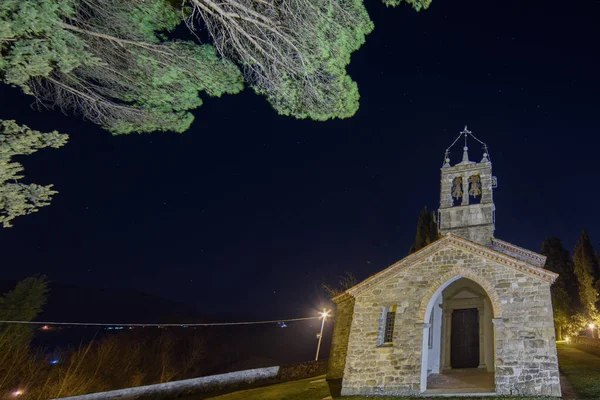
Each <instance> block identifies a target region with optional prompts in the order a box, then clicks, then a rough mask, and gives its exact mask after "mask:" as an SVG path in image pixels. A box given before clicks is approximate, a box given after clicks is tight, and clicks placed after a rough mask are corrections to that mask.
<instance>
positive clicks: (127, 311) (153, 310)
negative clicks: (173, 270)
mask: <svg viewBox="0 0 600 400" xmlns="http://www.w3.org/2000/svg"><path fill="white" fill-rule="evenodd" d="M16 283H17V282H15V281H0V293H6V292H8V291H10V290H12V289H13V288H14V287H15V285H16ZM49 288H50V292H49V293H48V302H47V304H46V305H45V306H44V310H43V312H42V313H41V314H40V315H39V316H38V318H36V320H38V321H65V322H104V323H115V324H118V323H179V322H189V323H191V322H203V321H205V320H206V319H205V318H201V316H200V314H199V313H198V312H197V311H195V310H193V309H191V308H189V307H188V306H186V305H184V304H180V303H177V302H175V301H171V300H165V299H163V298H161V297H158V296H155V295H151V294H147V293H142V292H139V291H137V290H127V289H98V288H84V287H80V286H75V285H67V284H62V283H54V282H51V283H50V285H49Z"/></svg>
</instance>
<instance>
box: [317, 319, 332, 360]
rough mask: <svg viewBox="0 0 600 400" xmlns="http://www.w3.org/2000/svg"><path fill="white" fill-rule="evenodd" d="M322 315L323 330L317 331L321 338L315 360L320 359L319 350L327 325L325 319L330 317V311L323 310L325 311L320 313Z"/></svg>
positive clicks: (318, 336)
mask: <svg viewBox="0 0 600 400" xmlns="http://www.w3.org/2000/svg"><path fill="white" fill-rule="evenodd" d="M319 315H320V317H319V318H323V321H321V332H320V333H317V338H319V344H317V355H316V356H315V361H318V360H319V350H320V349H321V340H322V339H323V327H324V326H325V320H326V319H327V317H329V311H327V310H325V309H324V310H323V312H321V313H319Z"/></svg>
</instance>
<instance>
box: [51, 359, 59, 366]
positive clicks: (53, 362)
mask: <svg viewBox="0 0 600 400" xmlns="http://www.w3.org/2000/svg"><path fill="white" fill-rule="evenodd" d="M50 364H52V365H54V364H58V360H51V361H50Z"/></svg>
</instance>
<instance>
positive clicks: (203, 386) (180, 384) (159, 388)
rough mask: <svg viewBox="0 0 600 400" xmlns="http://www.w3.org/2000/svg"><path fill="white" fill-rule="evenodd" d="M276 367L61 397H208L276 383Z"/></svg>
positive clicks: (125, 399) (76, 399) (154, 399)
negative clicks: (246, 387) (238, 388)
mask: <svg viewBox="0 0 600 400" xmlns="http://www.w3.org/2000/svg"><path fill="white" fill-rule="evenodd" d="M278 375H279V367H269V368H257V369H249V370H245V371H238V372H230V373H228V374H220V375H211V376H205V377H202V378H194V379H186V380H182V381H175V382H167V383H159V384H156V385H148V386H140V387H135V388H129V389H120V390H111V391H108V392H100V393H91V394H85V395H82V396H72V397H63V398H62V399H68V400H100V399H102V400H111V399H115V400H116V399H119V400H134V399H142V398H143V399H152V400H160V399H167V398H168V399H173V398H176V397H182V396H186V395H192V394H197V393H212V392H219V391H223V390H226V389H231V388H234V387H240V386H249V385H256V384H260V383H263V382H264V383H269V382H271V381H273V380H277V377H278Z"/></svg>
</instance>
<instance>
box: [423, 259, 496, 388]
mask: <svg viewBox="0 0 600 400" xmlns="http://www.w3.org/2000/svg"><path fill="white" fill-rule="evenodd" d="M463 278H465V279H468V280H470V281H473V282H475V283H476V284H477V285H479V286H480V287H481V289H483V292H485V293H482V294H485V295H486V297H487V298H489V301H490V303H491V309H492V310H491V311H492V316H491V317H492V322H494V323H495V322H496V321H498V320H501V316H502V308H501V305H500V300H499V298H498V294H497V293H496V290H495V288H494V286H493V285H492V284H491V283H490V282H489V281H488V280H487V279H485V278H484V277H482V276H480V275H478V274H475V273H473V272H471V271H469V270H466V269H464V268H460V267H457V268H454V269H453V271H451V272H449V273H447V274H445V275H443V276H441V277H440V278H438V279H437V280H436V281H434V282H432V284H431V285H430V286H429V289H428V291H427V293H426V294H425V296H424V297H423V299H422V301H421V304H420V306H419V311H418V318H419V320H418V322H417V323H416V325H417V326H418V327H422V334H423V340H422V347H421V379H420V391H421V392H424V391H425V390H426V389H427V375H428V356H429V343H428V342H429V334H430V329H431V328H432V326H431V324H430V318H431V317H432V312H433V307H434V306H435V304H436V302H437V300H438V299H439V298H440V297H441V295H442V292H443V291H444V290H445V289H446V288H448V286H450V285H451V284H452V283H454V282H456V281H458V280H460V279H463ZM475 308H478V310H479V312H480V313H481V310H482V305H479V304H477V305H475ZM443 315H444V318H448V315H451V314H449V313H448V312H446V313H445V314H443ZM480 315H482V314H480ZM488 322H489V321H488ZM444 326H446V327H447V326H448V320H447V319H446V321H445V324H444ZM491 329H492V339H491V341H492V342H491V343H492V346H493V352H492V357H493V358H495V353H496V349H495V343H494V342H495V340H494V339H493V338H494V336H495V324H493V326H492V328H491ZM448 332H449V331H448V330H446V331H445V332H442V335H444V334H445V337H442V338H441V339H440V340H442V341H443V340H446V341H448V340H449V336H448ZM482 335H483V333H482ZM441 354H442V357H443V359H442V360H441V365H440V366H441V367H442V368H443V367H447V366H448V364H447V363H448V360H449V355H450V353H449V351H447V349H446V350H445V352H444V351H442V352H441ZM481 357H482V358H481V363H480V366H482V367H483V366H484V365H485V364H484V363H483V353H482V355H481Z"/></svg>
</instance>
